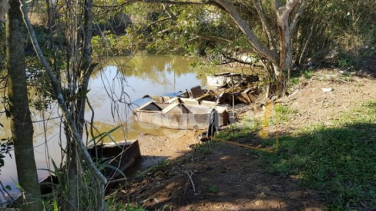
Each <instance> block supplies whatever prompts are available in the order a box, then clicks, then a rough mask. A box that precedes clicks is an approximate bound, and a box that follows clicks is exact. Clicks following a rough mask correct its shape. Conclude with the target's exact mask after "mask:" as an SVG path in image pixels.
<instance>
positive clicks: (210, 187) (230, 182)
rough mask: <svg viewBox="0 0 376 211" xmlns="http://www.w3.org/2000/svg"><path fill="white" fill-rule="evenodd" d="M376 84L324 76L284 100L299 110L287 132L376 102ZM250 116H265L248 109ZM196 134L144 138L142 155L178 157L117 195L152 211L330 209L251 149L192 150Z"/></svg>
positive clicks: (217, 146) (213, 147)
mask: <svg viewBox="0 0 376 211" xmlns="http://www.w3.org/2000/svg"><path fill="white" fill-rule="evenodd" d="M375 85H376V82H375V80H372V79H367V78H360V77H347V76H346V77H345V76H343V75H342V74H341V73H339V72H327V71H323V72H319V73H317V74H315V76H314V77H312V78H311V79H309V80H306V81H305V82H304V83H302V84H300V85H298V86H297V87H295V88H296V89H295V91H294V92H293V93H292V94H291V95H290V96H289V97H286V98H284V99H281V100H280V101H281V103H282V104H284V105H286V106H288V107H289V108H291V109H292V110H294V111H295V112H296V113H295V114H294V116H293V117H292V119H291V121H290V120H289V123H288V124H285V125H283V130H284V131H285V132H288V133H289V132H293V131H295V130H296V129H298V128H301V127H304V126H307V125H311V124H316V123H324V124H331V123H330V121H331V120H333V119H336V118H338V116H339V115H341V114H342V113H343V112H345V111H349V110H350V109H352V108H354V107H355V106H356V105H359V104H361V103H363V102H365V101H367V100H369V99H372V98H375V97H376V92H373V91H372V90H373V87H375ZM323 88H324V90H323ZM325 88H328V89H325ZM329 88H330V89H329ZM247 115H256V116H257V115H258V116H260V115H261V114H260V113H258V114H257V113H255V112H254V111H253V112H252V111H249V112H248V113H247ZM196 135H197V134H196V133H195V132H188V133H187V132H179V133H174V134H170V135H167V136H163V137H162V136H157V137H153V136H146V137H141V151H142V153H143V155H147V156H149V157H153V156H155V157H159V158H163V157H164V158H166V157H169V158H175V159H174V160H173V161H172V162H170V163H164V164H163V165H158V167H157V168H154V170H152V171H148V172H147V173H145V174H144V175H143V177H141V178H134V179H130V180H129V181H128V182H127V184H124V186H123V187H122V188H121V190H118V191H117V193H116V194H117V199H118V200H119V201H120V202H122V203H129V202H133V205H137V204H138V205H139V206H142V207H143V208H144V209H148V210H307V211H308V210H311V211H313V210H324V209H325V206H324V202H323V201H324V199H320V198H319V196H318V195H317V194H315V193H314V192H313V191H311V190H309V189H307V188H305V187H302V186H300V185H299V182H298V181H297V180H296V179H294V178H290V177H280V176H275V175H271V174H268V173H266V172H265V169H264V166H262V165H260V162H259V158H258V156H257V154H256V153H254V152H252V151H251V150H249V149H245V148H241V147H238V146H233V145H229V144H224V143H217V142H216V143H207V144H206V145H205V146H204V147H200V148H198V149H197V150H194V151H192V152H189V151H190V148H189V145H192V144H196V143H197V138H196V137H197V136H196ZM142 139H144V141H142ZM176 142H179V144H176ZM143 143H148V144H147V145H145V144H143ZM187 152H189V153H187ZM192 184H193V185H192ZM193 187H194V188H193Z"/></svg>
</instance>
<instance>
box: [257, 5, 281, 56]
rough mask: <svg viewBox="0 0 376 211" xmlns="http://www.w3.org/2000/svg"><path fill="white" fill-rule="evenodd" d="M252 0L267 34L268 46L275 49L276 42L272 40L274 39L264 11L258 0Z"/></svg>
mask: <svg viewBox="0 0 376 211" xmlns="http://www.w3.org/2000/svg"><path fill="white" fill-rule="evenodd" d="M253 2H254V4H255V8H256V10H257V13H258V14H259V16H260V20H261V23H262V26H263V27H264V30H265V33H266V35H267V36H268V41H269V47H271V49H276V43H275V42H274V39H273V36H272V30H271V28H270V26H269V24H268V22H267V20H266V17H265V14H264V11H263V9H262V5H261V1H260V0H254V1H253Z"/></svg>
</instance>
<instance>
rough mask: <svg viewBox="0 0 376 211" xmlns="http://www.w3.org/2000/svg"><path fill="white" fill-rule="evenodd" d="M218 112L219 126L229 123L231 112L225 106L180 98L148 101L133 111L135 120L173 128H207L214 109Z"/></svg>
mask: <svg viewBox="0 0 376 211" xmlns="http://www.w3.org/2000/svg"><path fill="white" fill-rule="evenodd" d="M213 109H215V110H216V111H217V113H218V126H219V127H221V126H226V125H228V124H229V114H228V112H227V108H226V107H224V106H213V105H211V104H210V105H206V104H190V103H184V102H181V101H179V100H177V101H173V102H171V103H157V102H153V101H152V102H148V103H146V104H144V105H142V106H140V107H139V108H137V109H135V110H134V111H133V117H134V120H135V121H137V122H142V123H150V124H153V125H156V126H159V127H164V128H171V129H181V130H189V129H207V128H208V119H209V116H210V113H211V112H212V110H213Z"/></svg>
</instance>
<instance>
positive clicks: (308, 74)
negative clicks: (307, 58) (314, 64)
mask: <svg viewBox="0 0 376 211" xmlns="http://www.w3.org/2000/svg"><path fill="white" fill-rule="evenodd" d="M312 76H313V72H312V71H311V70H306V71H304V72H303V77H304V78H305V79H311V78H312Z"/></svg>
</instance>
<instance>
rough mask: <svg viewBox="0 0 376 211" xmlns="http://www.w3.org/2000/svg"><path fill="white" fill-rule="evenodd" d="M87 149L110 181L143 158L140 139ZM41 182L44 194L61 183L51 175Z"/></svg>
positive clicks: (120, 175)
mask: <svg viewBox="0 0 376 211" xmlns="http://www.w3.org/2000/svg"><path fill="white" fill-rule="evenodd" d="M87 150H88V152H89V154H90V156H91V158H92V159H93V160H94V161H96V162H99V163H100V165H101V166H102V167H103V168H101V169H100V170H101V172H102V173H103V175H104V176H105V177H106V178H107V179H108V182H111V181H112V180H114V179H118V178H121V177H123V175H124V174H125V173H126V170H127V169H128V168H130V167H131V166H133V165H135V164H136V162H137V161H138V160H139V159H140V158H141V152H140V146H139V143H138V140H135V141H122V142H116V143H104V144H100V145H96V146H90V147H88V148H87ZM39 184H40V189H41V193H42V195H45V196H46V195H47V194H50V193H52V190H53V188H54V186H56V185H58V184H59V181H58V177H57V176H55V175H49V176H47V177H45V178H44V179H42V180H41V181H40V182H39ZM106 187H108V185H106Z"/></svg>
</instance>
